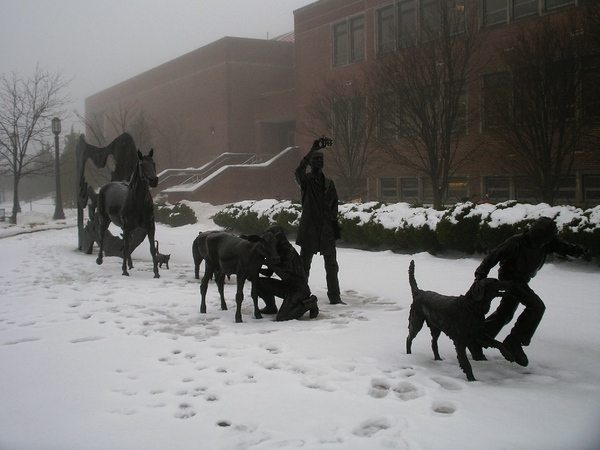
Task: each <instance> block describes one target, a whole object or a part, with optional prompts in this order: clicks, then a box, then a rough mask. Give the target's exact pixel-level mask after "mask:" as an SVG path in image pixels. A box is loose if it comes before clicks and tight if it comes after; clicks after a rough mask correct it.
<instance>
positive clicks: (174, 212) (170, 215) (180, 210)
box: [154, 203, 198, 227]
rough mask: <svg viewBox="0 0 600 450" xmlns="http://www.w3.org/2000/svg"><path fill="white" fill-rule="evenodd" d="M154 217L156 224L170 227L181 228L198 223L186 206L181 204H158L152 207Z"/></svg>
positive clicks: (190, 209) (192, 212)
mask: <svg viewBox="0 0 600 450" xmlns="http://www.w3.org/2000/svg"><path fill="white" fill-rule="evenodd" d="M154 217H155V220H156V221H157V222H160V223H164V224H166V225H170V226H172V227H181V226H183V225H191V224H194V223H196V222H198V219H197V218H196V214H195V213H194V211H193V210H192V208H190V207H189V206H188V205H185V204H183V203H175V204H174V205H171V204H169V203H159V204H155V205H154Z"/></svg>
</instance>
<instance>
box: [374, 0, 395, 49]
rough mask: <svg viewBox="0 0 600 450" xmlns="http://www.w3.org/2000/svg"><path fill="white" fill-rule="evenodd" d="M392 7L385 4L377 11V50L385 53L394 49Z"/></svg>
mask: <svg viewBox="0 0 600 450" xmlns="http://www.w3.org/2000/svg"><path fill="white" fill-rule="evenodd" d="M394 29H395V27H394V7H393V6H386V7H385V8H381V9H380V10H378V11H377V52H378V53H386V52H389V51H392V50H394V48H395V46H396V40H395V38H394Z"/></svg>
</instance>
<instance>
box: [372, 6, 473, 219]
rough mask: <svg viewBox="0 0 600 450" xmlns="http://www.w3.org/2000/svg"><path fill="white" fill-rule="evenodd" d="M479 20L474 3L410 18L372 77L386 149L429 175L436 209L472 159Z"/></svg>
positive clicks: (435, 9) (432, 9) (396, 31)
mask: <svg viewBox="0 0 600 450" xmlns="http://www.w3.org/2000/svg"><path fill="white" fill-rule="evenodd" d="M477 19H478V16H477V3H476V2H475V1H472V0H459V1H446V0H441V1H435V2H427V3H426V4H424V5H423V8H422V9H421V14H418V15H417V14H416V11H415V10H411V11H409V12H408V13H407V15H406V16H403V17H402V18H400V20H398V23H399V24H400V25H399V26H398V27H397V28H396V29H394V30H393V32H390V33H393V35H394V36H395V37H396V42H395V48H394V49H391V50H390V51H388V52H387V53H385V54H381V55H380V57H379V58H378V59H377V62H376V63H375V66H374V70H373V72H372V75H371V76H370V79H371V84H372V87H371V89H372V91H373V92H374V94H373V96H375V97H378V98H379V99H378V102H377V103H378V106H379V112H378V115H379V133H378V139H379V144H380V145H381V146H382V148H383V149H384V151H385V152H386V153H387V155H388V156H389V157H390V158H391V159H392V161H394V162H395V163H398V164H400V165H403V166H405V167H408V168H411V169H413V170H415V172H421V173H424V174H426V175H427V177H428V178H429V179H430V181H431V186H432V189H433V206H434V208H441V207H442V206H443V204H444V201H445V197H446V195H447V191H448V184H449V181H450V178H451V177H452V176H453V175H454V174H455V173H456V171H457V170H459V169H460V168H461V167H463V166H464V165H465V164H466V163H467V162H468V161H469V160H470V158H471V157H472V151H467V150H466V149H465V148H461V146H460V144H461V142H462V140H463V137H464V136H465V134H466V130H467V117H468V115H469V111H468V106H469V105H468V103H467V101H466V88H467V84H468V83H469V82H471V81H473V80H475V79H476V78H475V77H476V76H477V74H478V72H479V67H481V65H482V64H484V60H485V55H477V57H475V52H476V49H477V48H478V47H480V46H481V40H482V39H483V36H482V35H480V33H479V32H478V24H477ZM476 63H477V64H476ZM473 106H474V105H473ZM475 147H476V146H474V148H475Z"/></svg>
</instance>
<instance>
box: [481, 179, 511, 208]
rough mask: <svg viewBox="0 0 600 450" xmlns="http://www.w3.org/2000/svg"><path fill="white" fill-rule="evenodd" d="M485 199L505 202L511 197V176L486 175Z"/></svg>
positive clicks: (484, 182)
mask: <svg viewBox="0 0 600 450" xmlns="http://www.w3.org/2000/svg"><path fill="white" fill-rule="evenodd" d="M483 192H484V195H483V199H482V200H485V201H491V202H493V203H499V202H505V201H506V200H508V199H510V198H511V197H510V178H509V177H485V178H484V180H483Z"/></svg>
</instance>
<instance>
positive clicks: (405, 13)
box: [397, 0, 417, 45]
mask: <svg viewBox="0 0 600 450" xmlns="http://www.w3.org/2000/svg"><path fill="white" fill-rule="evenodd" d="M415 4H416V1H415V0H404V1H400V2H398V4H397V13H398V37H399V40H400V42H401V43H402V45H409V44H413V43H414V42H415V39H416V34H417V8H416V5H415Z"/></svg>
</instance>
